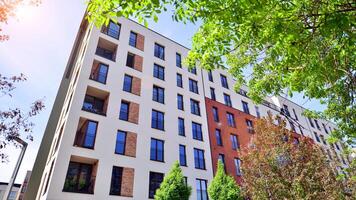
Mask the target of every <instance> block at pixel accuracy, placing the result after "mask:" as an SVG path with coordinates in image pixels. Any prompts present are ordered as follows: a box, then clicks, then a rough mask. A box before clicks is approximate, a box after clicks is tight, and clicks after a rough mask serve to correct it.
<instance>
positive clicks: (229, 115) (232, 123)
mask: <svg viewBox="0 0 356 200" xmlns="http://www.w3.org/2000/svg"><path fill="white" fill-rule="evenodd" d="M226 119H227V124H228V125H229V126H230V127H236V123H235V116H234V114H232V113H229V112H227V113H226Z"/></svg>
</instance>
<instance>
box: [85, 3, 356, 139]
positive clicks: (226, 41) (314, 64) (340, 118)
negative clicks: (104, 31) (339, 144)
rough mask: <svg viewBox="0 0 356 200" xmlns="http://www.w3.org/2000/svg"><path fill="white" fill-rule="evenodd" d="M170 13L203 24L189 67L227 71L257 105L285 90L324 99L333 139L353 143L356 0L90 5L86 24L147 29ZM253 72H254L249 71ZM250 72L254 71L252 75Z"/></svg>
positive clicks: (323, 114) (355, 127) (321, 114)
mask: <svg viewBox="0 0 356 200" xmlns="http://www.w3.org/2000/svg"><path fill="white" fill-rule="evenodd" d="M167 8H170V9H173V15H172V17H173V19H174V20H176V21H182V22H193V23H196V22H201V23H202V24H201V26H200V28H199V30H198V31H197V32H196V33H195V35H194V36H193V39H192V41H193V42H192V49H191V51H190V52H189V54H188V58H187V60H186V63H187V64H188V65H189V66H194V65H195V64H196V63H199V65H200V66H201V67H203V68H205V69H207V70H213V69H216V68H227V69H228V71H229V73H230V74H231V75H232V76H234V77H235V78H236V80H237V85H236V86H235V88H236V89H239V87H240V85H241V84H247V85H248V86H249V88H250V91H249V93H248V95H249V96H250V97H251V98H253V99H254V100H255V101H256V102H257V103H260V102H261V101H262V99H263V97H264V96H266V95H275V94H280V93H281V92H282V91H283V89H287V91H288V93H289V95H290V96H292V95H293V92H302V93H303V94H304V95H305V96H306V97H307V98H311V99H314V98H316V99H320V101H321V103H323V104H326V105H327V109H326V110H325V111H324V112H318V113H317V112H313V113H310V112H308V113H307V114H308V115H309V116H311V117H315V118H317V117H318V118H326V119H329V120H330V119H332V120H334V121H335V122H337V123H338V127H339V129H338V130H336V131H333V139H334V140H335V139H342V138H344V137H346V139H348V142H349V143H352V142H354V141H353V139H355V138H356V99H355V97H356V67H355V63H356V54H355V52H356V45H355V44H356V32H355V29H356V20H355V16H356V2H355V1H353V0H287V1H281V0H271V1H252V0H214V1H211V0H140V1H136V0H125V1H123V0H91V1H89V6H88V14H89V16H88V19H89V20H90V21H92V22H94V23H95V24H96V25H97V26H101V25H102V24H104V23H108V21H109V19H110V18H115V17H121V16H124V17H135V18H137V19H138V20H139V22H144V23H145V24H146V25H147V20H148V19H150V18H153V19H154V20H155V21H157V20H158V14H159V13H161V12H162V11H166V10H167ZM246 69H252V73H251V74H245V73H244V71H246ZM247 71H249V70H247Z"/></svg>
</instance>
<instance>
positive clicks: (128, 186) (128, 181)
mask: <svg viewBox="0 0 356 200" xmlns="http://www.w3.org/2000/svg"><path fill="white" fill-rule="evenodd" d="M134 175H135V169H133V168H127V167H124V169H123V171H122V183H121V196H125V197H132V196H133V185H134Z"/></svg>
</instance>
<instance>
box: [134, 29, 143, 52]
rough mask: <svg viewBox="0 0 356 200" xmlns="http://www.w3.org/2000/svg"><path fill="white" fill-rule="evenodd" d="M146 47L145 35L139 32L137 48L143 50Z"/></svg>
mask: <svg viewBox="0 0 356 200" xmlns="http://www.w3.org/2000/svg"><path fill="white" fill-rule="evenodd" d="M144 47H145V37H144V36H143V35H141V34H138V33H137V43H136V48H138V49H140V50H141V51H144Z"/></svg>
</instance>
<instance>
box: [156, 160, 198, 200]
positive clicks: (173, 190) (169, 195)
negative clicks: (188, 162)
mask: <svg viewBox="0 0 356 200" xmlns="http://www.w3.org/2000/svg"><path fill="white" fill-rule="evenodd" d="M191 190H192V188H191V187H190V186H188V185H187V184H186V182H185V179H184V176H183V173H182V169H181V168H180V166H179V163H178V161H176V162H175V163H174V164H173V167H172V169H171V171H170V172H169V173H168V174H167V175H166V176H165V177H164V179H163V182H162V183H161V186H160V188H159V189H158V190H157V191H156V194H155V199H156V200H188V199H189V196H190V193H191Z"/></svg>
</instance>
